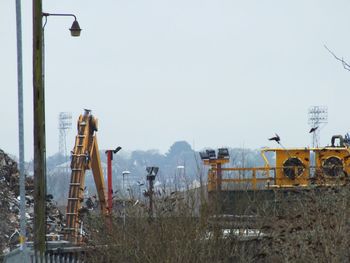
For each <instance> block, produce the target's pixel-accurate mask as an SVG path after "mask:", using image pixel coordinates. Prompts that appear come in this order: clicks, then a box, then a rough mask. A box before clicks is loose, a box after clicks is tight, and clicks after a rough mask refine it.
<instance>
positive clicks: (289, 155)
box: [261, 148, 310, 187]
mask: <svg viewBox="0 0 350 263" xmlns="http://www.w3.org/2000/svg"><path fill="white" fill-rule="evenodd" d="M266 152H274V153H275V158H276V164H275V166H274V172H275V176H274V184H273V185H276V186H279V187H293V186H307V185H308V183H309V174H310V169H309V167H310V149H308V148H304V149H282V148H281V149H264V150H262V151H261V154H262V156H263V158H264V160H265V166H266V168H267V169H269V168H270V164H269V162H268V161H267V158H266V157H265V153H266Z"/></svg>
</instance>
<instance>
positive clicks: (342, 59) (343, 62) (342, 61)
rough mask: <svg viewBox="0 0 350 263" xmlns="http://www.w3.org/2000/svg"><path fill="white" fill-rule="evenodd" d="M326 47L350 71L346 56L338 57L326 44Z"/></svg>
mask: <svg viewBox="0 0 350 263" xmlns="http://www.w3.org/2000/svg"><path fill="white" fill-rule="evenodd" d="M324 47H325V48H326V49H327V50H328V52H329V53H331V54H332V55H333V57H334V58H335V59H336V60H339V61H340V62H341V63H342V64H343V67H344V69H346V70H348V71H350V65H349V64H348V63H347V62H346V61H345V60H344V58H339V57H337V56H336V55H335V54H334V52H333V51H331V50H330V49H329V48H328V47H327V46H326V45H324Z"/></svg>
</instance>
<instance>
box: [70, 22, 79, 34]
mask: <svg viewBox="0 0 350 263" xmlns="http://www.w3.org/2000/svg"><path fill="white" fill-rule="evenodd" d="M69 30H70V34H71V36H72V37H79V36H80V32H81V28H80V26H79V23H78V21H77V20H76V19H75V20H74V21H73V24H72V26H71V28H70V29H69Z"/></svg>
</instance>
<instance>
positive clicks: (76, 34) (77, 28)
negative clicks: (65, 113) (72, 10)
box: [42, 13, 82, 37]
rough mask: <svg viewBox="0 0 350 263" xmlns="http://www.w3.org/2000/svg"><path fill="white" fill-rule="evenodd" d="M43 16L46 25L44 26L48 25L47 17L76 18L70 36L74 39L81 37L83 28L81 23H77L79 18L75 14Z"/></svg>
mask: <svg viewBox="0 0 350 263" xmlns="http://www.w3.org/2000/svg"><path fill="white" fill-rule="evenodd" d="M42 16H43V17H45V23H44V26H43V27H45V25H46V22H47V17H48V16H72V17H74V21H73V24H72V26H71V28H70V29H69V30H70V34H71V36H72V37H79V36H80V33H81V30H82V29H81V28H80V26H79V23H78V21H77V17H76V16H75V15H73V14H50V13H42Z"/></svg>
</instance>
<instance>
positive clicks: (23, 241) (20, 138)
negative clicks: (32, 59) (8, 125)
mask: <svg viewBox="0 0 350 263" xmlns="http://www.w3.org/2000/svg"><path fill="white" fill-rule="evenodd" d="M16 28H17V82H18V145H19V193H20V198H21V199H20V229H21V234H20V248H21V250H22V251H23V252H22V262H27V258H26V255H25V252H26V236H27V233H26V214H25V212H26V211H25V210H26V193H25V179H26V178H25V173H24V125H23V59H22V11H21V0H16Z"/></svg>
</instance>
